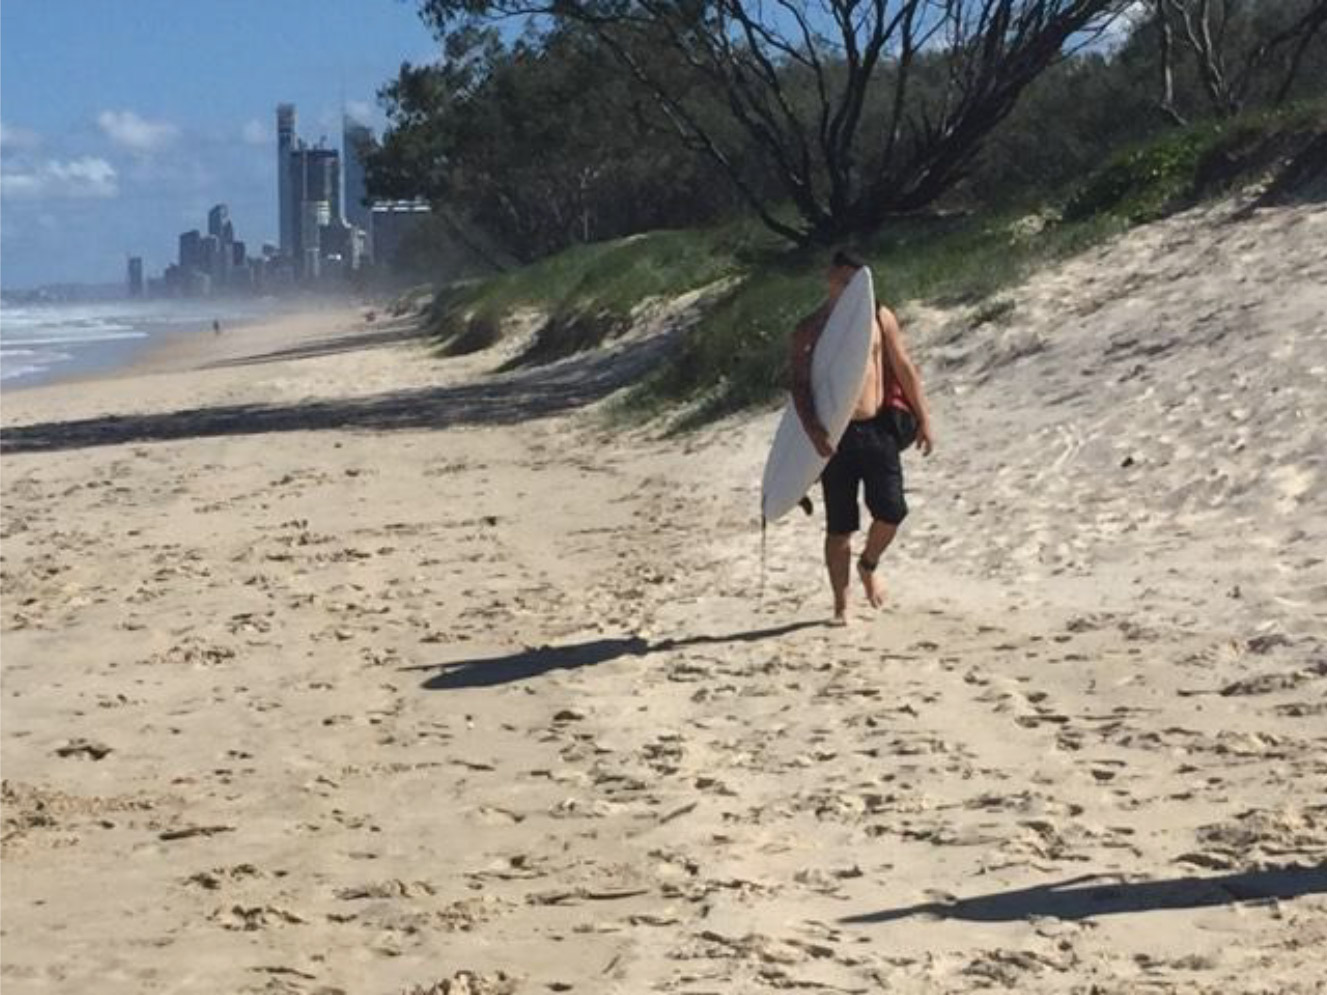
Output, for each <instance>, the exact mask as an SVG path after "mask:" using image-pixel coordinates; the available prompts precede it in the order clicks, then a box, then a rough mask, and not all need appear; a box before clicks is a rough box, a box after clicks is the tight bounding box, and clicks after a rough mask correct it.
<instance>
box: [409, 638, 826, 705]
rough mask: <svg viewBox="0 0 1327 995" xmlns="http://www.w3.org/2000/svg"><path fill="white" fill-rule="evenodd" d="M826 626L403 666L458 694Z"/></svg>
mask: <svg viewBox="0 0 1327 995" xmlns="http://www.w3.org/2000/svg"><path fill="white" fill-rule="evenodd" d="M824 624H825V623H824V622H820V621H816V622H789V623H788V624H786V625H778V626H773V627H771V628H767V629H750V630H748V631H746V632H731V633H727V634H725V635H719V636H687V637H686V638H684V639H662V640H660V641H658V642H650V640H648V639H643V638H641V637H640V636H627V637H624V638H619V639H592V640H590V641H588V642H584V643H574V644H572V645H570V646H541V647H539V648H538V649H532V650H522V651H521V652H520V653H512V654H510V655H508V656H495V657H489V658H487V659H482V660H457V661H455V662H453V663H443V664H426V665H424V666H415V667H405V668H402V669H405V670H434V669H437V670H439V671H441V672H440V673H438V674H435V675H434V676H433V677H430V678H429V679H428V680H427V681H425V682H424V687H425V688H427V689H429V690H430V691H454V690H457V689H460V688H486V687H495V686H496V685H499V684H510V683H512V682H514V681H524V680H529V679H530V678H532V677H539V676H540V675H541V674H546V673H548V672H549V671H551V670H575V669H576V668H578V667H591V666H594V665H595V664H597V663H608V662H609V661H610V660H617V659H619V658H621V657H624V656H648V655H649V654H651V653H665V652H667V651H669V650H675V649H684V648H686V647H688V646H706V645H712V644H722V643H753V642H757V641H759V640H761V639H775V638H777V637H779V636H786V635H788V634H789V633H793V632H798V631H800V630H802V629H813V628H819V627H821V626H823V625H824Z"/></svg>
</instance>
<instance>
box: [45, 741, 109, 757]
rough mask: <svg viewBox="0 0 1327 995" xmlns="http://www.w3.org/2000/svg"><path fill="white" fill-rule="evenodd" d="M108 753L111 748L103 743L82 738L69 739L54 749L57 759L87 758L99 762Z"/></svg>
mask: <svg viewBox="0 0 1327 995" xmlns="http://www.w3.org/2000/svg"><path fill="white" fill-rule="evenodd" d="M110 752H111V748H110V747H109V746H107V745H106V744H105V743H98V742H97V741H96V740H92V739H82V738H79V739H71V740H70V741H69V742H67V743H66V744H65V745H64V746H58V747H56V749H55V755H56V756H57V757H88V758H90V759H92V760H100V759H102V758H103V757H105V756H106V755H107V754H109V753H110Z"/></svg>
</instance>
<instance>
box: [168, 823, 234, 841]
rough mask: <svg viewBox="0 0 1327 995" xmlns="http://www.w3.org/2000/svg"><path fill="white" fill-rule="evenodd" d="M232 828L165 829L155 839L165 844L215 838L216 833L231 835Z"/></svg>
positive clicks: (193, 827) (186, 827)
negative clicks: (203, 837) (175, 841)
mask: <svg viewBox="0 0 1327 995" xmlns="http://www.w3.org/2000/svg"><path fill="white" fill-rule="evenodd" d="M234 831H235V827H234V826H184V827H183V828H181V829H167V830H166V831H165V832H162V833H158V834H157V839H159V840H164V841H166V842H167V843H169V842H171V841H173V840H187V839H190V838H191V837H194V836H216V835H217V834H218V833H233V832H234Z"/></svg>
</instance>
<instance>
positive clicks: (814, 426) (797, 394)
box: [789, 316, 834, 457]
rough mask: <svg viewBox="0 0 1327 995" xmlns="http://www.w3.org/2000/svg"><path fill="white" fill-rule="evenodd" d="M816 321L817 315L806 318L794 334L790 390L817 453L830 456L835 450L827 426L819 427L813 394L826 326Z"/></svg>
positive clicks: (790, 362) (790, 363) (818, 417)
mask: <svg viewBox="0 0 1327 995" xmlns="http://www.w3.org/2000/svg"><path fill="white" fill-rule="evenodd" d="M817 318H818V316H812V317H811V318H808V319H806V320H805V321H803V322H802V323H801V324H799V325H798V326H797V330H796V331H795V332H793V341H792V355H791V356H790V357H789V366H790V367H791V369H792V383H791V385H790V387H791V390H792V396H793V406H794V407H796V408H797V416H798V417H799V418H800V419H801V420H802V428H803V429H805V430H806V434H807V436H808V437H809V438H810V440H811V442H812V443H813V444H814V445H815V447H816V451H817V452H819V453H820V455H821V456H826V457H828V456H832V455H833V453H834V447H833V446H832V445H830V442H829V433H828V432H826V431H825V426H824V425H822V424H820V416H819V415H817V414H816V404H815V398H814V396H813V395H812V393H811V356H812V354H813V353H814V352H815V349H816V343H817V342H819V341H820V333H821V332H822V331H823V330H824V327H825V326H824V322H823V321H819V320H817Z"/></svg>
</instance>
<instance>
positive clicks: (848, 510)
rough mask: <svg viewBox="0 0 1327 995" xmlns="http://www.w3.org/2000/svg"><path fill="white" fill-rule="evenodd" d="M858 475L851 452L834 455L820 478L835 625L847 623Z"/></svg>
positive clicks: (826, 563) (857, 514)
mask: <svg viewBox="0 0 1327 995" xmlns="http://www.w3.org/2000/svg"><path fill="white" fill-rule="evenodd" d="M858 481H859V475H858V470H857V465H856V461H855V460H854V459H853V456H852V454H851V453H850V452H847V451H840V452H838V453H835V454H834V458H833V459H831V460H830V461H829V464H828V465H827V466H826V467H825V470H824V472H823V473H821V475H820V487H821V493H822V495H823V497H824V500H825V567H826V569H827V570H828V571H829V587H830V590H831V591H832V592H833V594H834V621H835V622H836V623H838V624H843V623H844V622H846V621H847V617H848V616H847V612H848V584H849V582H850V581H851V579H852V534H853V533H854V532H856V531H857V529H858V527H859V526H860V524H861V522H860V520H859V512H858V510H857V485H858Z"/></svg>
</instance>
